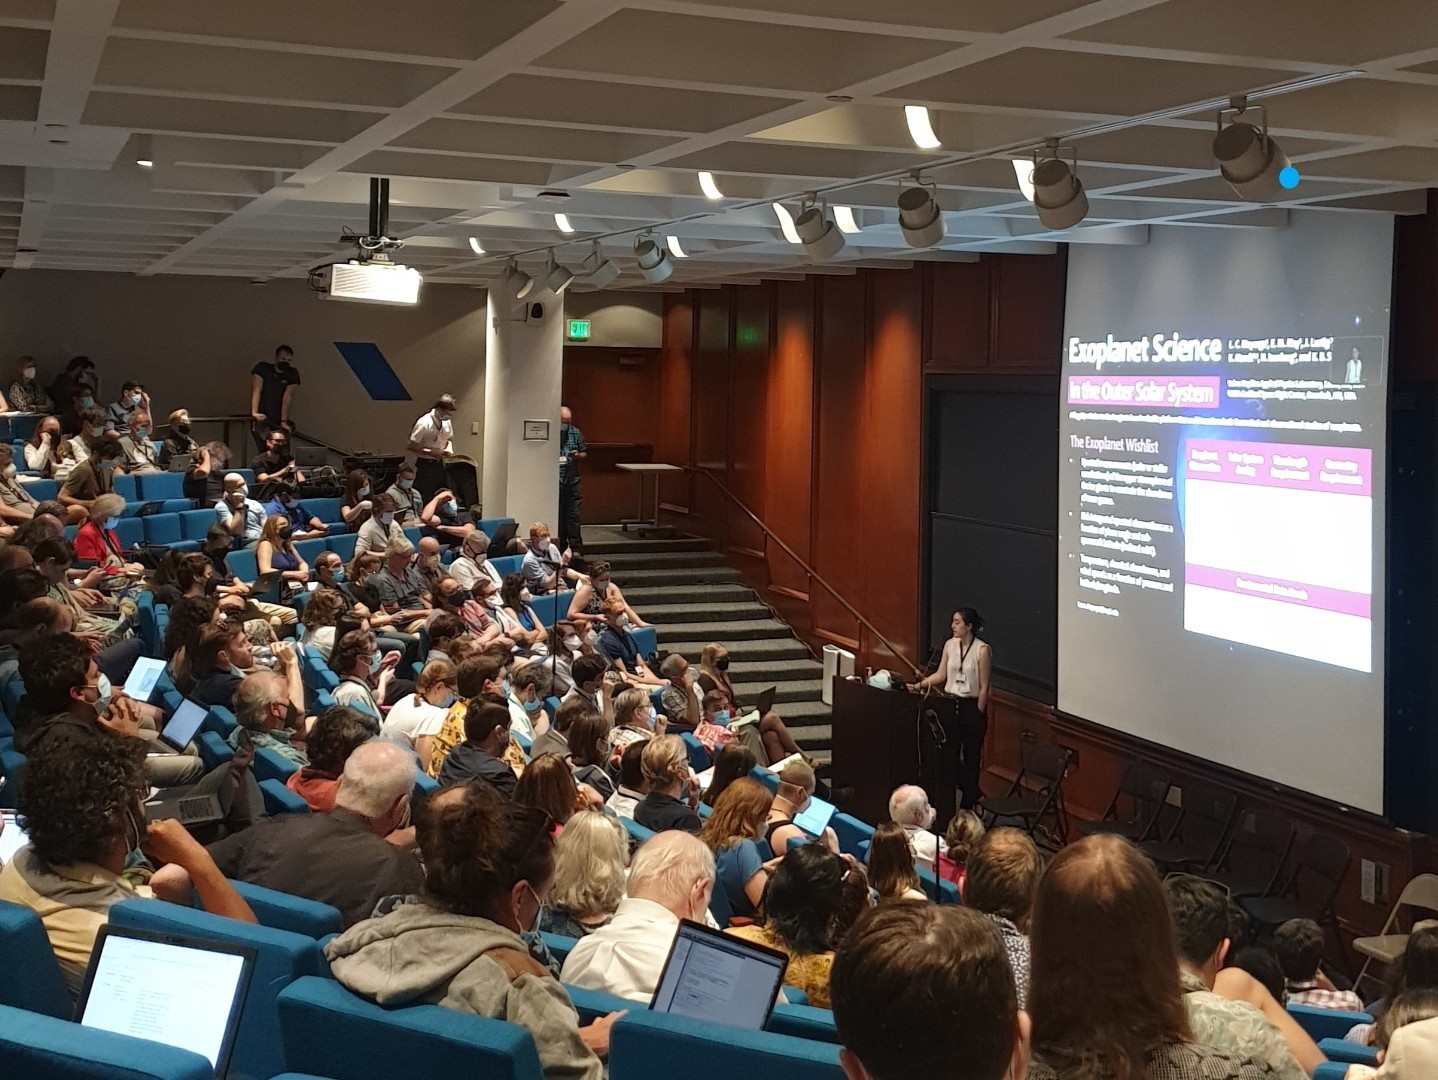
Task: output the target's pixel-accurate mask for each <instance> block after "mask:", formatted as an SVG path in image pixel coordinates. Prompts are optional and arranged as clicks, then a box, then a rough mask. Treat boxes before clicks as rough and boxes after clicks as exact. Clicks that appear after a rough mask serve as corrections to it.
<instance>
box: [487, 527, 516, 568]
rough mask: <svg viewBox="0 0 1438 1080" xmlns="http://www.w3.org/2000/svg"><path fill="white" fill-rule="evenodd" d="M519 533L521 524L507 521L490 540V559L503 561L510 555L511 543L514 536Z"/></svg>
mask: <svg viewBox="0 0 1438 1080" xmlns="http://www.w3.org/2000/svg"><path fill="white" fill-rule="evenodd" d="M517 532H519V522H517V521H506V522H505V523H504V524H502V525H500V527H499V528H497V529H495V530H494V535H493V536H491V537H490V538H489V553H488V555H487V557H488V558H491V559H502V558H504V557H505V556H506V555H508V554H509V542H510V541H511V540H513V539H514V534H515V533H517Z"/></svg>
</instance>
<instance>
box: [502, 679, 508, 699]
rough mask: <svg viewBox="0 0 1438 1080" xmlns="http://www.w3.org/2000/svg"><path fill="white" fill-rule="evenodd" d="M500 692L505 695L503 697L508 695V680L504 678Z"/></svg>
mask: <svg viewBox="0 0 1438 1080" xmlns="http://www.w3.org/2000/svg"><path fill="white" fill-rule="evenodd" d="M500 693H501V694H503V696H505V697H509V695H510V691H509V680H508V679H505V680H504V686H503V687H502V688H501V690H500Z"/></svg>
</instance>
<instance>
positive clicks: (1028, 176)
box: [1014, 158, 1034, 202]
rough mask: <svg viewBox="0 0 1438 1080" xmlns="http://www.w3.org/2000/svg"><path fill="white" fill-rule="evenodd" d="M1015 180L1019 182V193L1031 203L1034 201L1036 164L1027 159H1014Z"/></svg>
mask: <svg viewBox="0 0 1438 1080" xmlns="http://www.w3.org/2000/svg"><path fill="white" fill-rule="evenodd" d="M1014 179H1015V180H1017V181H1018V185H1019V193H1020V194H1021V195H1023V197H1024V198H1025V199H1027V200H1028V201H1029V202H1033V201H1034V163H1033V162H1032V161H1030V160H1028V159H1027V158H1014Z"/></svg>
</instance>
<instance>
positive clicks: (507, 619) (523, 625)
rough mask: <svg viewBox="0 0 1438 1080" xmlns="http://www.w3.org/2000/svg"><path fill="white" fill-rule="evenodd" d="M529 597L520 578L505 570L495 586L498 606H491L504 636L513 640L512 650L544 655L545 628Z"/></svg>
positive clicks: (546, 642)
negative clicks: (497, 590) (506, 572)
mask: <svg viewBox="0 0 1438 1080" xmlns="http://www.w3.org/2000/svg"><path fill="white" fill-rule="evenodd" d="M532 600H533V597H532V596H531V595H530V592H529V589H528V587H527V586H526V585H525V584H524V578H522V577H521V576H520V575H519V574H507V575H506V576H505V579H504V584H503V585H501V586H500V588H499V606H498V607H496V608H492V610H494V611H495V612H497V614H498V616H499V620H500V627H501V628H502V629H503V631H504V635H505V637H507V638H509V639H510V640H511V641H513V642H514V650H515V652H517V653H519V654H520V655H521V656H539V657H545V656H548V655H549V628H548V627H546V626H545V625H544V623H543V622H542V621H541V620H540V618H539V612H537V611H535V610H534V605H533V604H532V603H531V601H532Z"/></svg>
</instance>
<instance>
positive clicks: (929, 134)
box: [904, 105, 944, 150]
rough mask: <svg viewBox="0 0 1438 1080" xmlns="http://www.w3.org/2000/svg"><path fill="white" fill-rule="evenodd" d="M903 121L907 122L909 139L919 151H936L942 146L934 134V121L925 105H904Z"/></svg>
mask: <svg viewBox="0 0 1438 1080" xmlns="http://www.w3.org/2000/svg"><path fill="white" fill-rule="evenodd" d="M904 119H905V120H907V121H908V122H909V138H911V139H913V140H914V145H915V146H917V147H918V148H919V149H920V150H937V149H938V148H939V147H940V146H943V145H944V144H943V143H941V142H939V137H938V136H937V135H935V134H934V121H933V119H932V118H931V117H930V116H929V108H928V106H927V105H905V106H904Z"/></svg>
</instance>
